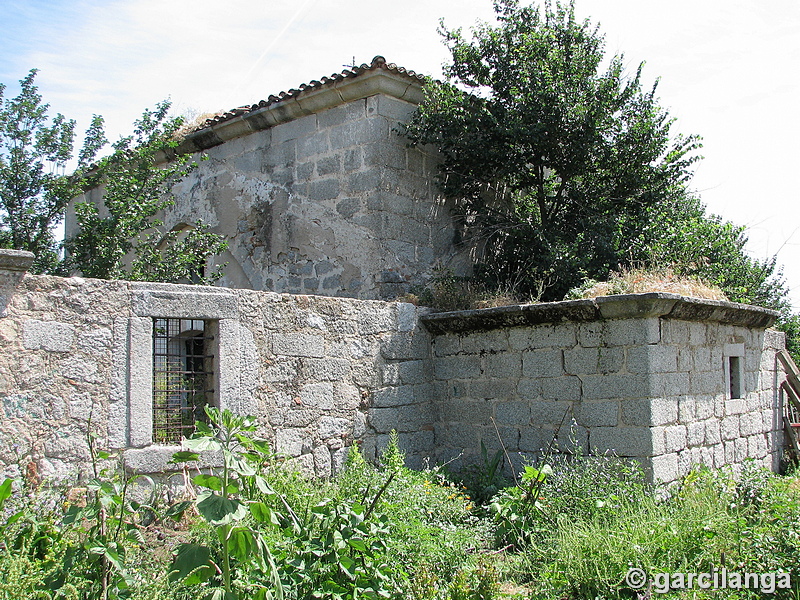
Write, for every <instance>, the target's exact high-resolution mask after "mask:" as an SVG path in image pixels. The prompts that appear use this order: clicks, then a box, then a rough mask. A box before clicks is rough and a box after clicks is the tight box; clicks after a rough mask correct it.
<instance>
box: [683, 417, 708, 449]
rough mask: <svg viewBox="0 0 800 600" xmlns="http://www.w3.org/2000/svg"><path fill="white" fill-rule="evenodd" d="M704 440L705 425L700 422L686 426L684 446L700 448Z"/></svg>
mask: <svg viewBox="0 0 800 600" xmlns="http://www.w3.org/2000/svg"><path fill="white" fill-rule="evenodd" d="M705 439H706V425H705V423H703V422H702V421H700V422H695V423H689V424H688V425H687V426H686V445H687V446H700V445H702V444H703V442H704V441H705Z"/></svg>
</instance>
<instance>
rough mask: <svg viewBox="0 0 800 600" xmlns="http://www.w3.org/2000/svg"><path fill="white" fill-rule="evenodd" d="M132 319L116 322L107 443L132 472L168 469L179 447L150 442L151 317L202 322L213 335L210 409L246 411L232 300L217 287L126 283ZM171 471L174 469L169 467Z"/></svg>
mask: <svg viewBox="0 0 800 600" xmlns="http://www.w3.org/2000/svg"><path fill="white" fill-rule="evenodd" d="M131 287H132V288H133V289H132V298H131V306H132V312H133V315H134V316H131V317H128V318H120V319H117V322H116V323H115V330H116V333H117V334H118V335H115V339H116V340H117V346H118V347H117V348H116V349H115V350H116V352H115V365H114V389H113V390H112V394H111V402H110V405H109V424H108V431H109V445H110V446H111V447H112V448H119V449H122V450H124V453H123V455H124V458H125V464H126V467H127V468H128V469H129V470H131V471H134V472H142V473H158V472H165V471H169V470H171V469H170V466H169V464H168V463H169V460H170V458H171V456H172V454H173V453H174V452H175V451H176V450H177V449H178V448H180V445H179V444H174V445H162V444H155V443H154V442H153V383H152V382H153V319H154V318H176V319H202V320H204V321H210V322H211V323H212V325H213V327H214V329H215V330H216V331H215V337H216V340H215V354H216V356H217V358H216V360H215V370H216V373H215V375H216V386H215V391H214V402H213V403H214V405H215V406H217V407H219V408H220V409H230V410H232V411H234V412H237V413H240V414H245V413H252V409H253V407H252V406H251V405H250V402H251V398H252V395H251V394H249V393H248V391H247V390H241V389H240V387H241V380H242V373H241V371H242V361H241V360H240V357H241V356H242V353H243V352H242V348H240V344H241V343H242V336H241V335H240V324H239V318H238V317H239V312H238V302H237V296H236V294H235V293H233V292H232V291H230V290H224V289H222V288H208V287H205V288H201V289H193V286H186V285H169V284H137V283H132V284H131ZM173 469H174V468H173Z"/></svg>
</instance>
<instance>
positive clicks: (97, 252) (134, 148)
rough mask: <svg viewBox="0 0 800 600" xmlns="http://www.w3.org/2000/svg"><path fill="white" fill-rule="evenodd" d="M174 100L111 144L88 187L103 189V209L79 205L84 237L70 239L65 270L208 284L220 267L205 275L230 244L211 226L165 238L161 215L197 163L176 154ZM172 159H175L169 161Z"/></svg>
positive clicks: (87, 203) (145, 116) (104, 276)
mask: <svg viewBox="0 0 800 600" xmlns="http://www.w3.org/2000/svg"><path fill="white" fill-rule="evenodd" d="M169 108H170V103H169V101H164V102H161V103H160V104H158V105H157V106H156V107H155V109H154V110H149V109H148V110H145V111H144V113H143V114H142V116H141V118H140V119H137V120H136V121H135V122H134V130H133V134H132V135H129V136H127V137H123V138H121V139H120V140H119V141H117V142H116V143H114V144H113V149H114V151H113V153H112V154H111V155H110V156H108V157H106V158H103V159H102V160H101V161H100V162H99V163H98V164H97V165H96V166H95V167H94V168H93V169H92V171H91V172H90V173H89V174H88V175H87V176H86V178H85V181H84V186H85V187H86V188H87V189H88V188H99V189H101V190H102V195H103V201H102V206H100V205H99V204H97V203H94V202H91V201H85V202H80V203H77V204H76V206H75V214H76V217H77V222H78V226H79V231H78V233H77V234H76V235H75V236H73V237H72V238H71V239H69V240H67V242H66V244H65V245H66V248H67V259H66V262H67V266H68V268H69V269H72V270H79V271H80V272H81V273H82V274H83V275H84V276H86V277H97V278H101V279H121V278H124V279H132V280H138V281H162V282H168V283H179V282H190V283H203V284H210V283H213V282H214V281H215V280H216V279H218V278H219V277H220V276H221V271H220V269H219V268H218V269H217V270H216V271H215V272H213V273H210V274H206V273H205V272H204V267H205V265H206V262H207V260H208V258H209V257H211V256H214V255H217V254H219V253H221V252H222V251H223V250H225V248H227V244H226V243H225V242H224V240H223V238H222V236H220V235H217V234H214V233H212V232H211V231H210V230H209V227H208V226H207V225H204V224H202V223H199V224H197V226H196V227H192V228H190V229H189V230H188V232H187V231H183V232H179V231H171V232H167V233H163V232H162V231H161V230H160V229H159V228H160V227H161V226H162V225H163V223H162V222H161V221H160V220H159V219H158V218H157V215H158V213H159V212H160V211H162V210H164V209H165V208H167V207H168V206H170V205H171V204H172V202H173V200H172V196H171V194H170V192H169V190H170V188H171V187H172V185H174V184H175V183H177V182H178V181H179V180H180V179H182V178H183V177H185V176H186V175H187V174H188V173H189V172H190V171H191V170H192V169H193V168H194V167H195V166H196V163H195V162H194V161H193V159H192V157H191V156H190V155H177V154H176V152H175V149H176V147H177V146H178V140H177V137H176V135H175V133H176V131H177V130H178V129H179V128H180V127H181V125H182V124H183V119H182V118H180V117H170V116H169V115H168V113H169ZM167 158H169V160H166V159H167Z"/></svg>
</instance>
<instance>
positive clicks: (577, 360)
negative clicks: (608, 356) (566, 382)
mask: <svg viewBox="0 0 800 600" xmlns="http://www.w3.org/2000/svg"><path fill="white" fill-rule="evenodd" d="M599 358H600V348H583V347H580V346H578V347H575V348H569V349H567V350H564V370H565V371H566V372H567V373H568V374H570V375H593V374H595V373H597V363H598V361H599Z"/></svg>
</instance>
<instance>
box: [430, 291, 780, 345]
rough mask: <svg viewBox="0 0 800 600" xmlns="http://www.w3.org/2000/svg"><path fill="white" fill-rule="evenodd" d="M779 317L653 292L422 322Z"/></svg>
mask: <svg viewBox="0 0 800 600" xmlns="http://www.w3.org/2000/svg"><path fill="white" fill-rule="evenodd" d="M778 315H779V313H778V312H777V311H774V310H770V309H767V308H761V307H759V306H750V305H747V304H737V303H735V302H723V301H720V300H705V299H701V298H690V297H687V296H680V295H678V294H669V293H666V292H651V293H646V294H624V295H617V296H600V297H597V298H589V299H583V300H564V301H561V302H542V303H539V304H518V305H513V306H501V307H498V308H482V309H477V310H463V311H453V312H443V313H433V314H428V315H423V316H422V317H421V318H420V320H421V321H422V323H423V324H424V325H425V327H426V329H428V331H430V332H431V333H433V334H434V335H441V334H445V333H469V332H473V331H489V330H492V329H502V328H505V327H524V326H527V325H538V324H544V323H563V322H586V321H603V320H606V319H643V318H652V317H657V318H665V319H681V320H685V321H711V322H718V323H725V324H728V325H739V326H743V327H751V328H754V329H766V328H767V327H770V326H771V325H772V324H773V323H774V322H775V319H777V317H778Z"/></svg>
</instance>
